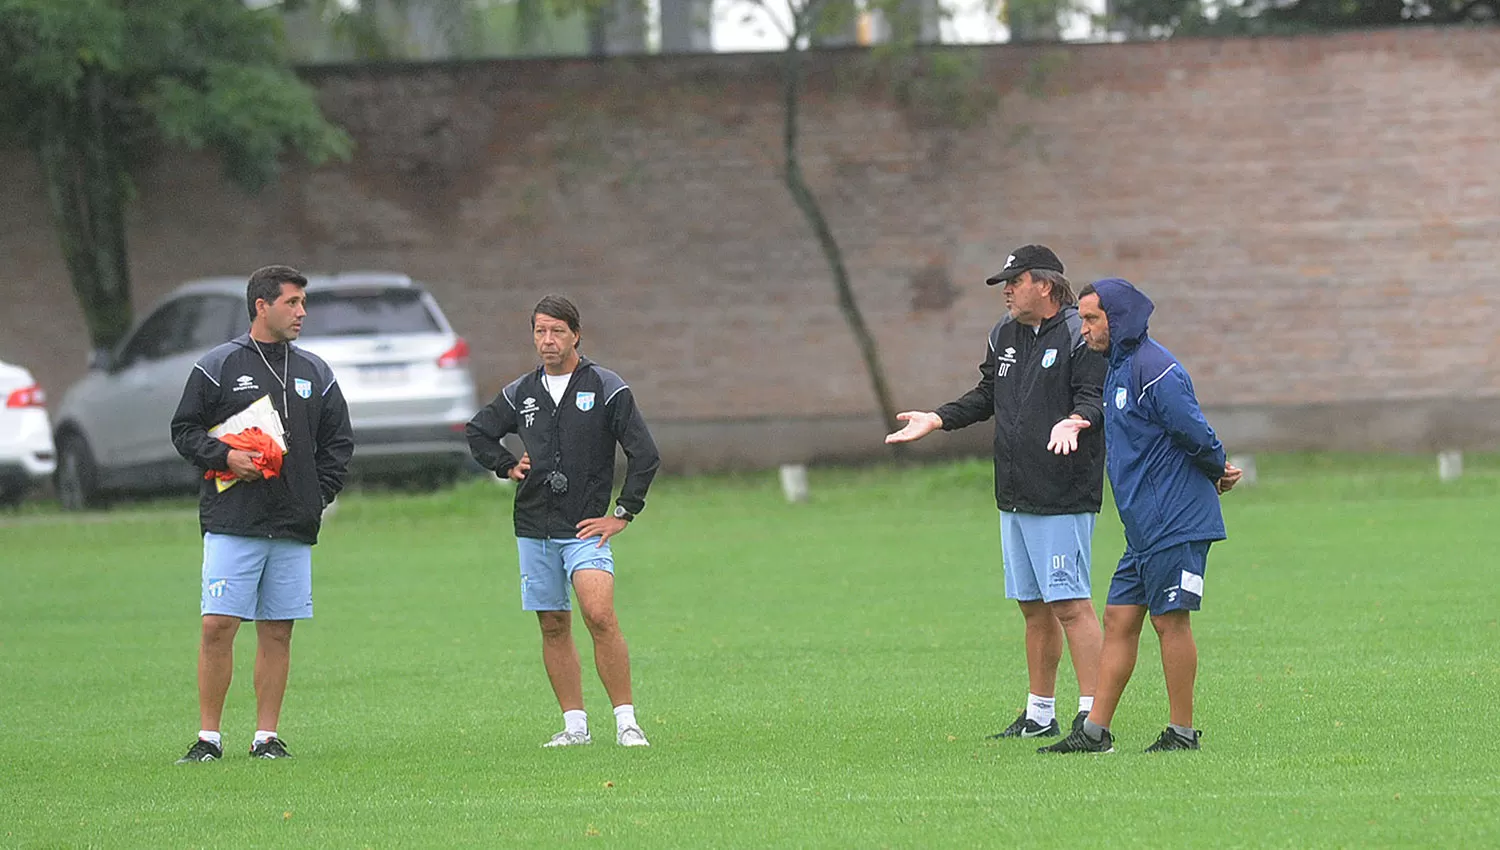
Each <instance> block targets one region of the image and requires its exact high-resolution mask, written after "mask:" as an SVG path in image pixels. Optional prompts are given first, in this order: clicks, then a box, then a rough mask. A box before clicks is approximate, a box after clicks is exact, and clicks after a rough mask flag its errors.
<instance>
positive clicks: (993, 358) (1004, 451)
mask: <svg viewBox="0 0 1500 850" xmlns="http://www.w3.org/2000/svg"><path fill="white" fill-rule="evenodd" d="M1082 331H1083V322H1082V320H1080V319H1079V318H1078V309H1077V308H1076V307H1064V308H1063V309H1062V310H1060V311H1058V313H1057V314H1056V315H1054V316H1053V317H1052V318H1050V319H1047V320H1046V321H1044V322H1042V323H1041V325H1040V326H1039V327H1038V328H1037V330H1036V332H1033V331H1032V329H1031V327H1030V326H1029V325H1023V324H1021V323H1020V322H1017V321H1015V320H1014V319H1012V318H1011V317H1009V316H1006V317H1005V319H1003V320H1002V321H1001V322H1000V323H999V324H997V325H995V327H994V329H993V330H991V331H990V339H989V348H988V350H986V351H985V356H984V362H983V363H981V364H979V374H980V378H979V383H978V384H977V385H976V386H975V387H974V389H972V390H969V391H968V392H967V393H964V394H963V396H961V397H960V398H958V399H957V400H956V401H952V402H949V403H948V404H945V405H943V406H942V407H940V408H938V409H937V414H938V416H940V417H942V420H943V430H945V431H954V430H957V429H959V428H964V427H966V426H969V425H973V424H974V423H976V422H983V421H984V420H986V419H989V418H990V417H991V416H993V417H995V503H996V504H997V505H998V506H999V508H1000V510H1002V511H1014V512H1017V513H1028V514H1076V513H1098V511H1099V505H1100V502H1101V501H1102V500H1103V495H1104V408H1103V406H1102V404H1101V402H1100V398H1101V395H1102V393H1103V386H1104V373H1105V371H1106V370H1107V368H1108V364H1107V363H1106V362H1105V359H1104V355H1102V354H1099V353H1097V352H1094V351H1091V350H1089V347H1088V346H1087V345H1086V344H1085V343H1084V341H1083V333H1082ZM1075 413H1076V414H1078V415H1079V416H1082V417H1083V418H1084V419H1087V420H1088V422H1089V427H1088V428H1086V429H1084V430H1083V431H1081V432H1080V433H1079V435H1078V451H1076V452H1073V453H1071V454H1068V455H1055V454H1053V453H1052V452H1050V451H1048V450H1047V440H1048V438H1049V437H1050V436H1051V434H1052V426H1053V425H1055V424H1057V421H1058V420H1060V419H1065V418H1067V417H1068V416H1070V415H1072V414H1075Z"/></svg>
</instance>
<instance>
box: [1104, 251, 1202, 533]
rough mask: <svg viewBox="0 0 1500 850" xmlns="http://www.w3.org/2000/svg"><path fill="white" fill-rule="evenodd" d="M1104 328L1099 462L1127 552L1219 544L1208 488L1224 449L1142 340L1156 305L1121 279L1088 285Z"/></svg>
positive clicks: (1184, 384)
mask: <svg viewBox="0 0 1500 850" xmlns="http://www.w3.org/2000/svg"><path fill="white" fill-rule="evenodd" d="M1093 286H1094V290H1095V291H1096V292H1097V293H1098V295H1099V306H1100V307H1101V308H1103V310H1104V314H1105V316H1107V317H1108V319H1109V371H1108V373H1107V374H1106V375H1105V377H1104V447H1105V448H1104V462H1105V468H1106V470H1107V471H1108V473H1109V484H1110V487H1111V489H1113V491H1114V495H1115V506H1116V507H1117V508H1118V510H1119V512H1120V521H1121V522H1122V523H1123V524H1124V526H1125V541H1126V544H1127V546H1128V548H1129V549H1130V551H1132V552H1135V553H1137V554H1149V553H1152V552H1156V551H1158V550H1161V549H1165V548H1167V547H1169V546H1176V545H1178V544H1180V543H1189V542H1195V541H1214V540H1223V539H1224V536H1225V535H1224V514H1223V513H1222V512H1221V511H1220V509H1219V494H1218V490H1217V487H1216V484H1217V482H1218V480H1219V477H1220V476H1222V475H1223V474H1224V460H1225V458H1224V446H1223V444H1222V443H1220V442H1219V438H1218V437H1217V436H1216V435H1215V434H1214V429H1213V428H1211V427H1209V424H1208V422H1207V421H1206V420H1205V419H1204V418H1203V412H1202V411H1201V410H1200V409H1199V408H1198V399H1197V396H1195V395H1194V393H1193V381H1192V379H1191V378H1189V377H1188V374H1187V372H1186V371H1185V370H1184V369H1183V368H1182V364H1181V363H1178V362H1177V358H1176V357H1174V356H1172V352H1170V351H1168V350H1167V349H1166V348H1164V347H1162V346H1161V345H1160V344H1159V343H1157V342H1156V341H1155V340H1153V339H1151V337H1149V336H1147V334H1146V321H1147V319H1149V318H1150V317H1151V312H1152V311H1153V310H1154V309H1156V305H1154V304H1152V303H1151V299H1149V298H1147V297H1146V296H1145V294H1143V293H1142V292H1140V290H1138V289H1136V288H1135V287H1134V286H1132V285H1131V284H1130V283H1129V282H1128V281H1125V280H1121V279H1119V278H1108V279H1106V280H1101V281H1097V282H1095V283H1094V285H1093Z"/></svg>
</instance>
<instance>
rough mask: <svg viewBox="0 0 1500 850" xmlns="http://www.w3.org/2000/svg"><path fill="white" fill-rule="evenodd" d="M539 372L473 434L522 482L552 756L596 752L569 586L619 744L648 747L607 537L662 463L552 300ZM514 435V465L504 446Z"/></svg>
mask: <svg viewBox="0 0 1500 850" xmlns="http://www.w3.org/2000/svg"><path fill="white" fill-rule="evenodd" d="M531 331H532V341H533V343H534V344H535V345H536V351H537V354H538V355H540V357H541V360H542V363H541V365H540V366H539V367H537V368H536V369H534V370H533V371H531V372H528V373H527V374H525V375H522V376H521V377H519V378H517V379H516V380H514V381H512V382H511V383H510V384H509V385H508V386H506V387H505V389H504V390H502V391H501V392H500V394H499V395H498V396H496V397H495V400H494V401H492V402H490V403H489V404H488V405H486V406H485V407H483V408H482V409H480V411H479V412H478V413H476V414H475V415H474V418H473V419H471V420H470V421H469V424H468V427H467V428H466V429H465V430H466V433H467V435H468V438H469V450H470V451H471V452H472V453H473V455H474V459H475V460H477V461H478V462H479V464H480V465H481V466H483V467H485V468H486V469H492V470H494V471H495V474H496V475H499V476H501V477H506V478H510V479H511V480H512V481H515V482H517V484H516V498H515V528H516V545H517V548H518V549H519V551H520V558H521V607H522V609H524V610H527V611H535V612H537V620H538V622H539V623H540V625H541V630H542V662H543V664H544V665H545V666H546V668H547V678H548V679H549V680H551V682H552V691H553V693H554V694H556V696H557V702H558V705H559V706H561V708H562V712H563V730H562V731H561V732H558V733H557V734H556V735H553V736H552V739H551V740H549V741H548V742H547V743H546V744H544V745H543V746H548V747H566V746H573V745H577V744H587V743H589V742H590V741H591V740H592V739H591V738H590V736H589V728H588V715H587V714H585V713H584V710H583V674H582V672H581V670H580V668H579V662H578V649H577V647H576V646H575V645H574V643H573V634H572V614H571V610H572V606H571V605H570V604H569V600H568V585H569V584H570V583H571V584H572V586H573V592H574V593H575V594H576V595H577V596H578V607H579V608H580V609H582V611H583V621H584V625H586V626H587V627H588V630H589V634H591V635H592V636H593V639H594V663H595V666H596V667H597V668H598V670H599V679H600V681H602V682H603V683H604V690H605V692H606V693H608V694H609V699H610V702H612V703H613V704H614V707H615V740H616V742H617V743H619V744H620V745H621V746H626V747H644V746H649V744H648V742H647V741H646V735H645V733H644V732H642V731H641V727H640V724H639V723H638V722H637V721H636V717H635V704H634V701H633V698H632V696H631V692H630V653H629V651H628V650H627V649H626V646H625V638H624V636H623V635H621V634H620V626H619V623H618V621H617V620H616V619H615V611H614V592H615V583H614V581H615V580H614V556H613V554H612V553H611V551H610V548H609V539H610V538H611V537H613V536H614V535H616V534H619V533H620V532H621V531H624V530H625V528H626V527H627V526H628V525H629V523H630V521H631V520H633V519H635V516H636V515H637V514H639V513H640V512H641V510H642V509H643V508H644V507H645V506H646V490H647V489H648V488H649V487H650V486H651V479H652V478H653V477H655V475H656V468H657V466H658V465H659V462H660V458H659V456H658V455H657V451H656V443H655V442H653V441H652V439H651V432H650V431H648V430H647V429H646V420H645V419H643V418H642V417H641V413H640V410H639V409H637V408H636V406H635V398H634V396H633V395H632V394H631V392H630V387H629V386H628V385H627V384H626V383H625V381H624V380H622V379H621V378H620V376H619V375H616V374H615V373H614V372H611V371H610V370H608V369H605V368H604V367H602V366H599V365H598V364H596V363H594V362H592V361H591V360H589V359H588V358H586V357H583V356H582V355H580V354H579V353H578V342H579V339H580V336H579V331H580V321H579V316H578V308H577V307H575V306H573V303H572V302H570V301H569V300H568V299H566V298H562V297H560V296H556V295H549V296H547V297H546V298H543V299H542V300H541V301H540V302H539V303H538V304H537V305H536V308H535V309H534V310H532V313H531ZM507 434H517V435H519V436H520V438H521V443H522V445H523V446H525V450H524V451H523V452H522V454H521V457H520V458H517V457H516V456H515V455H513V454H511V453H510V452H509V451H507V450H506V448H505V446H504V445H502V444H501V442H500V439H501V438H502V437H504V436H506V435H507ZM616 444H619V446H620V447H621V448H622V449H624V451H625V458H626V461H627V465H626V471H625V483H624V485H623V487H622V488H621V490H620V497H619V498H618V499H616V500H615V508H614V510H613V511H611V510H610V508H609V499H610V495H611V494H612V493H613V492H614V470H615V445H616Z"/></svg>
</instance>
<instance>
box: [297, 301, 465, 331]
mask: <svg viewBox="0 0 1500 850" xmlns="http://www.w3.org/2000/svg"><path fill="white" fill-rule="evenodd" d="M441 331H442V326H441V325H439V324H438V321H437V318H436V317H435V316H433V315H432V312H431V311H430V310H428V309H427V303H426V302H425V301H424V300H423V298H422V292H421V291H420V290H413V289H358V290H340V291H325V292H316V291H312V292H308V293H307V320H306V321H305V322H303V325H302V337H303V338H304V339H305V338H307V337H315V336H375V335H377V334H402V333H408V334H409V333H438V332H441Z"/></svg>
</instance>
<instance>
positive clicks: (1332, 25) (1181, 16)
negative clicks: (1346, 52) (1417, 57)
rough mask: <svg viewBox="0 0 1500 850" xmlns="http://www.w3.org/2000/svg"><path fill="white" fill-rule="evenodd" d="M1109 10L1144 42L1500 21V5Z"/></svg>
mask: <svg viewBox="0 0 1500 850" xmlns="http://www.w3.org/2000/svg"><path fill="white" fill-rule="evenodd" d="M1111 9H1112V16H1111V17H1112V18H1113V20H1112V26H1113V27H1115V28H1116V29H1119V30H1122V31H1124V32H1126V33H1127V34H1128V35H1130V36H1133V37H1142V38H1165V37H1171V36H1188V35H1294V34H1298V33H1307V32H1323V31H1330V30H1343V29H1366V28H1375V27H1389V26H1401V25H1406V24H1421V25H1445V24H1484V23H1489V24H1493V23H1496V22H1497V21H1500V0H1113V2H1112V4H1111Z"/></svg>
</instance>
